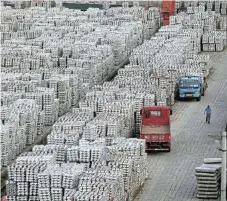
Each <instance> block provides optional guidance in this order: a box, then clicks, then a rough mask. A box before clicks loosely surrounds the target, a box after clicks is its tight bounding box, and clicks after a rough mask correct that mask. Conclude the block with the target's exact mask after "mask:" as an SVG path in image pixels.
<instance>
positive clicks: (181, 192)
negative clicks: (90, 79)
mask: <svg viewBox="0 0 227 201" xmlns="http://www.w3.org/2000/svg"><path fill="white" fill-rule="evenodd" d="M208 54H209V55H210V56H211V59H212V62H213V66H214V68H215V71H214V74H213V75H212V76H211V77H210V80H209V87H208V90H207V91H206V94H205V97H202V99H201V101H200V102H197V101H192V102H191V101H187V102H177V103H176V104H175V106H174V108H173V111H174V113H173V115H172V117H171V118H172V119H171V121H172V124H171V131H172V151H171V152H170V153H157V154H149V155H148V165H149V179H148V180H147V181H146V183H145V185H144V187H143V189H142V190H141V192H140V194H139V195H138V196H137V198H136V199H135V200H139V201H172V200H173V201H189V200H190V201H195V200H198V199H197V198H196V193H197V191H196V178H195V176H194V169H195V167H197V166H199V165H201V164H202V163H203V159H204V158H205V157H220V153H219V151H218V150H217V148H216V146H215V144H214V139H212V138H210V137H208V134H212V135H214V134H218V133H219V132H221V131H222V130H223V129H224V128H225V125H226V122H227V109H226V108H227V48H226V49H225V51H223V52H220V53H208ZM208 104H209V105H210V106H211V108H212V111H213V114H212V119H211V124H210V125H209V124H206V123H205V116H204V114H203V111H204V109H205V107H206V106H207V105H208ZM200 200H201V199H200ZM209 201H211V200H209Z"/></svg>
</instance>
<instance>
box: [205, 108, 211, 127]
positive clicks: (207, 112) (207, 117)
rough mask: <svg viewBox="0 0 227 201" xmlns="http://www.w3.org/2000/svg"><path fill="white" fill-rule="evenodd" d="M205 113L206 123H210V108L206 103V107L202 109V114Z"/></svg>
mask: <svg viewBox="0 0 227 201" xmlns="http://www.w3.org/2000/svg"><path fill="white" fill-rule="evenodd" d="M205 113H206V123H208V124H210V117H211V108H210V106H209V105H208V106H207V108H206V109H205V111H204V114H205Z"/></svg>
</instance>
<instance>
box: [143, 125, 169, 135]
mask: <svg viewBox="0 0 227 201" xmlns="http://www.w3.org/2000/svg"><path fill="white" fill-rule="evenodd" d="M141 133H142V134H164V133H170V126H169V125H152V126H144V125H143V126H142V127H141Z"/></svg>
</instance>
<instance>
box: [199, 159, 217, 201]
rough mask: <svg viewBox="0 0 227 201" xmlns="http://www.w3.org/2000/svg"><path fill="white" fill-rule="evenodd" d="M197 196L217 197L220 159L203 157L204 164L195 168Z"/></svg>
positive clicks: (202, 197)
mask: <svg viewBox="0 0 227 201" xmlns="http://www.w3.org/2000/svg"><path fill="white" fill-rule="evenodd" d="M195 176H196V179H197V197H198V198H200V199H217V198H218V196H219V195H220V178H221V161H220V160H217V159H212V158H211V159H204V164H202V165H201V166H199V167H196V168H195Z"/></svg>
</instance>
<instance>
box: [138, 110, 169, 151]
mask: <svg viewBox="0 0 227 201" xmlns="http://www.w3.org/2000/svg"><path fill="white" fill-rule="evenodd" d="M141 115H142V121H141V127H140V136H139V138H140V139H145V140H146V150H147V151H168V152H169V151H170V150H171V133H170V109H169V107H165V106H151V107H143V109H142V112H141Z"/></svg>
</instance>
